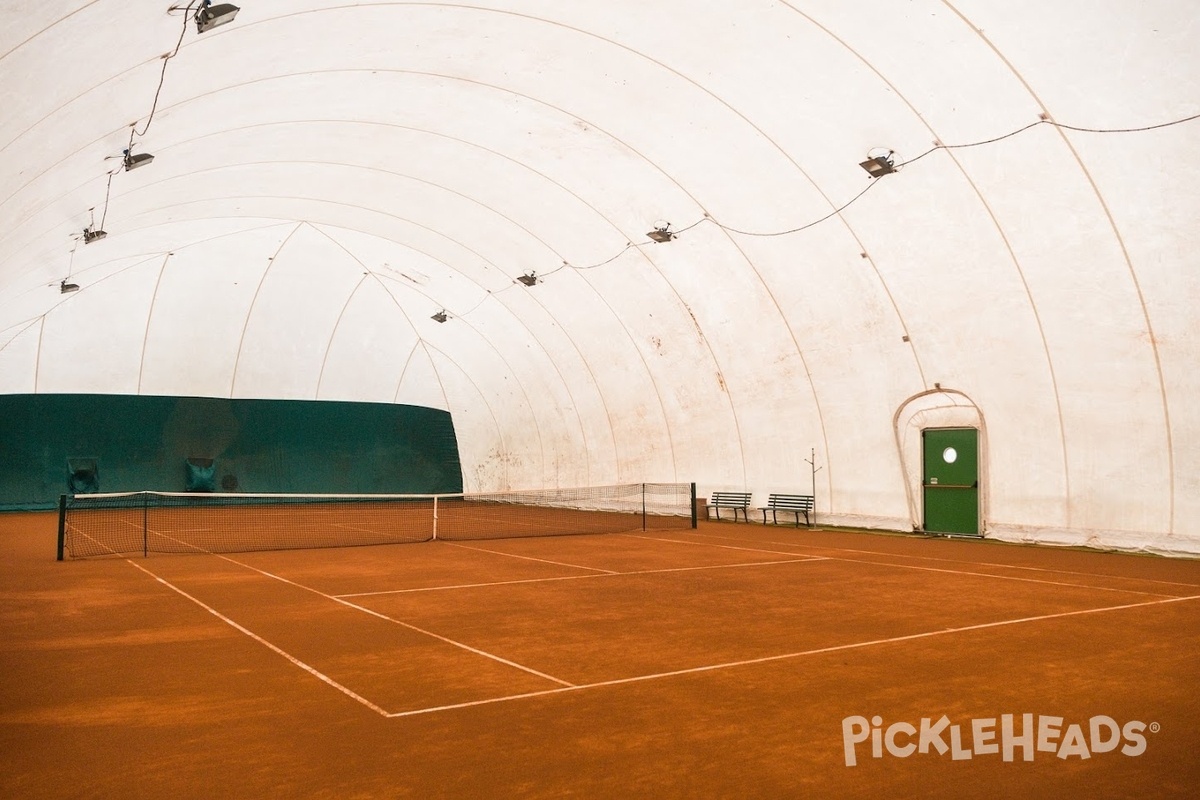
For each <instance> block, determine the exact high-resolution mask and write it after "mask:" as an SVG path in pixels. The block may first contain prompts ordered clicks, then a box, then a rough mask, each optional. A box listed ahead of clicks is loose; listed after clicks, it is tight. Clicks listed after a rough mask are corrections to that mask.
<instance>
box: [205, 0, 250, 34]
mask: <svg viewBox="0 0 1200 800" xmlns="http://www.w3.org/2000/svg"><path fill="white" fill-rule="evenodd" d="M239 11H241V9H240V8H238V7H237V6H235V5H233V4H231V3H221V4H220V5H216V6H214V5H213V4H212V2H211V0H204V2H203V3H201V4H200V7H199V8H197V9H196V30H197V31H198V32H200V33H204V32H205V31H210V30H212V29H213V28H215V27H217V26H219V25H224V24H225V23H226V22H233V18H234V17H236V16H237V12H239Z"/></svg>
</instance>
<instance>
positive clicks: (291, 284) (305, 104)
mask: <svg viewBox="0 0 1200 800" xmlns="http://www.w3.org/2000/svg"><path fill="white" fill-rule="evenodd" d="M13 16H15V17H16V19H15V20H14V24H13V25H12V26H10V27H9V28H8V30H7V31H6V32H5V33H3V34H0V77H3V78H7V79H8V80H6V81H5V83H4V85H5V86H6V87H9V89H8V93H9V95H10V96H6V101H7V105H6V115H5V117H4V119H3V120H0V151H2V152H3V153H4V158H2V159H0V215H2V218H3V219H4V220H5V223H6V224H5V225H4V227H3V230H2V231H0V391H4V392H30V391H36V392H120V393H143V394H187V395H209V396H230V397H271V398H297V399H330V400H364V401H372V402H398V403H415V404H420V405H428V406H432V407H436V408H444V409H447V410H449V411H450V412H451V413H452V414H453V417H454V421H455V427H456V430H457V433H458V438H459V445H460V456H461V459H462V463H463V467H464V481H465V484H466V487H467V488H468V489H470V490H483V489H496V488H509V487H529V486H566V485H579V484H598V483H609V482H615V481H625V480H681V481H688V480H694V481H697V482H698V484H699V485H700V489H701V493H705V492H707V491H711V490H713V489H719V488H733V489H749V490H752V491H754V492H755V493H756V495H757V496H758V498H759V499H761V498H763V497H765V494H766V493H767V492H769V491H797V490H803V489H806V488H807V487H808V486H809V482H810V480H812V476H811V472H810V469H811V468H810V465H809V464H808V463H807V459H810V458H814V460H815V462H816V465H817V466H819V467H820V468H821V469H820V471H819V472H818V473H817V475H816V483H817V487H816V488H817V508H818V513H819V515H820V518H821V519H822V520H825V521H828V522H834V523H843V524H859V525H871V526H881V527H889V528H902V529H903V528H907V527H909V526H910V525H912V524H914V523H918V522H919V520H920V515H919V508H918V509H916V510H915V511H914V507H913V504H914V501H913V497H912V494H913V492H912V488H911V486H910V485H909V484H908V483H907V481H908V480H909V478H910V477H911V473H912V468H911V465H908V466H906V464H908V461H907V460H908V459H909V458H910V456H911V454H910V453H908V452H907V451H906V450H905V447H907V446H908V445H906V444H905V442H906V441H908V439H907V438H905V437H903V436H902V437H899V438H898V434H897V431H896V429H895V422H894V417H895V415H896V414H897V413H898V411H899V410H900V409H901V408H902V407H903V406H904V405H905V404H906V403H907V402H908V401H909V400H910V399H911V398H914V397H916V396H918V395H922V394H923V393H926V392H931V391H933V390H934V389H935V386H938V385H940V386H941V387H944V389H945V390H946V391H948V392H952V393H961V394H957V395H953V396H956V397H961V398H965V399H963V400H961V402H963V403H969V404H973V406H974V407H975V408H977V409H978V412H977V413H978V414H979V415H980V419H982V420H983V421H985V423H986V428H987V431H986V434H987V435H986V452H985V454H984V456H985V459H986V475H987V486H986V487H984V489H985V491H984V498H985V505H984V509H983V516H984V524H985V530H986V532H987V533H988V535H992V536H997V537H1001V538H1008V539H1016V540H1027V541H1044V542H1058V543H1072V544H1091V545H1095V546H1111V547H1124V548H1133V549H1148V550H1154V551H1161V552H1190V553H1200V531H1198V530H1197V528H1196V526H1195V523H1194V522H1193V520H1194V519H1196V518H1197V515H1198V514H1200V477H1197V476H1200V444H1198V443H1200V411H1198V410H1196V409H1195V404H1194V403H1192V402H1191V398H1192V397H1195V396H1198V394H1200V378H1198V377H1196V376H1197V375H1198V374H1200V370H1198V369H1197V367H1200V344H1197V336H1196V334H1197V333H1198V329H1197V322H1196V320H1197V317H1196V314H1195V311H1194V309H1195V308H1196V306H1197V300H1200V278H1197V277H1196V276H1197V274H1200V273H1198V270H1197V269H1196V267H1197V266H1198V265H1197V256H1195V255H1194V254H1195V253H1197V252H1200V231H1197V229H1196V226H1195V224H1194V221H1195V219H1196V218H1197V217H1198V214H1197V212H1198V211H1200V200H1198V198H1197V195H1196V191H1195V188H1194V187H1195V186H1196V185H1197V180H1196V179H1197V178H1198V177H1200V165H1197V164H1196V163H1195V160H1194V159H1192V158H1191V156H1190V148H1189V146H1188V145H1189V144H1190V143H1191V141H1192V140H1193V139H1194V138H1195V131H1196V130H1197V129H1198V128H1200V121H1192V122H1187V123H1182V124H1179V125H1176V126H1174V127H1168V128H1162V129H1159V130H1154V131H1147V132H1139V133H1108V134H1102V133H1088V132H1083V131H1072V130H1067V129H1061V128H1055V127H1052V126H1050V125H1038V126H1036V127H1035V128H1033V129H1032V130H1026V131H1024V132H1021V133H1018V134H1015V135H1013V136H1011V137H1008V138H1004V139H1002V140H1000V141H995V142H992V143H989V144H982V145H980V146H977V147H970V148H964V149H943V150H939V151H936V152H932V153H930V154H928V155H922V154H924V153H925V152H926V151H927V150H929V148H931V147H933V146H934V144H935V143H942V144H962V143H969V142H979V141H982V140H989V139H994V138H997V137H1001V136H1003V135H1004V134H1008V133H1011V132H1014V131H1016V130H1017V129H1018V128H1021V127H1023V126H1027V125H1030V124H1032V123H1036V122H1037V121H1038V119H1039V117H1040V116H1041V115H1044V117H1045V118H1048V119H1052V120H1055V121H1058V122H1061V123H1065V124H1071V125H1079V126H1084V127H1095V128H1123V127H1138V126H1144V125H1150V124H1155V123H1160V122H1168V121H1171V120H1178V119H1182V118H1184V117H1187V116H1189V115H1193V114H1196V113H1197V111H1198V110H1200V109H1198V107H1197V106H1198V105H1200V85H1198V84H1200V77H1198V76H1200V59H1198V57H1197V56H1196V55H1195V52H1194V48H1193V46H1192V41H1193V38H1194V37H1192V36H1190V35H1189V31H1194V30H1195V29H1196V26H1197V25H1200V9H1198V8H1196V7H1195V6H1194V4H1188V3H1184V2H1171V1H1170V0H1158V1H1157V2H1150V3H1144V4H1136V5H1135V4H1129V5H1126V6H1119V7H1105V8H1104V9H1097V8H1095V7H1094V5H1093V4H1086V3H1082V2H1076V3H1055V4H1049V5H1047V4H1044V3H1033V2H1022V3H1017V4H1005V5H1003V6H997V5H995V4H988V3H980V2H975V3H970V2H957V3H953V4H951V3H946V2H936V1H935V0H920V1H919V2H915V3H908V4H904V5H903V6H902V7H896V6H895V5H894V4H877V5H871V6H869V7H863V6H861V5H854V4H827V3H805V2H799V1H798V0H790V1H789V2H770V3H761V4H748V5H747V4H741V5H736V6H735V5H729V6H718V7H711V6H707V7H705V8H703V9H698V8H696V7H695V6H694V4H691V3H685V2H682V0H675V1H667V0H662V1H660V2H651V3H646V2H633V0H628V2H614V3H604V4H575V3H571V4H563V3H547V2H541V1H539V0H493V1H492V2H481V3H478V4H475V5H474V6H470V7H468V6H461V5H436V4H396V5H376V4H366V5H361V6H358V5H353V4H351V5H342V6H337V7H333V8H331V7H328V6H326V5H324V4H319V3H316V2H301V3H296V2H286V3H285V2H282V0H254V1H253V2H251V0H247V1H246V3H244V4H243V8H242V10H241V11H240V12H239V15H238V17H237V19H236V20H235V21H234V23H232V24H230V25H227V26H224V27H221V28H218V29H216V30H214V31H211V32H209V33H207V34H204V35H197V34H196V33H195V32H194V29H190V30H189V31H188V32H187V33H186V34H185V36H184V39H183V47H182V48H181V49H180V51H179V54H178V56H177V57H175V58H174V59H172V60H171V61H169V62H168V64H167V73H166V77H165V80H164V82H163V89H162V94H161V96H160V97H159V99H158V105H157V111H156V113H155V116H154V118H153V124H152V126H151V127H150V128H149V129H148V130H147V132H146V134H145V136H142V137H139V138H138V139H137V145H136V146H135V150H137V151H138V152H152V153H153V154H154V155H155V162H154V164H153V165H151V166H150V167H147V168H143V169H140V170H138V171H136V172H132V173H124V172H116V174H114V175H112V177H111V186H110V185H109V176H108V175H107V171H109V170H113V169H115V168H116V167H117V166H118V165H119V161H115V160H112V158H111V157H112V156H114V155H119V154H120V151H121V149H122V148H123V147H124V146H125V145H126V143H127V142H128V140H129V127H128V126H129V123H130V121H131V120H138V126H139V127H138V129H139V131H140V130H142V129H144V126H145V120H146V114H147V113H148V111H149V107H150V101H151V99H152V98H153V90H154V87H155V86H156V85H157V81H158V77H159V70H160V69H161V67H162V61H161V58H160V56H161V55H162V53H164V52H169V50H170V48H171V47H173V46H174V41H175V39H176V38H177V37H178V35H179V29H180V28H179V26H180V24H181V23H182V22H183V20H182V18H181V17H179V16H173V15H163V14H161V13H158V12H154V13H151V12H149V11H147V10H146V9H133V8H129V7H127V6H126V5H124V4H119V3H117V2H115V0H100V2H97V3H92V4H88V3H84V2H82V0H80V1H79V2H71V1H70V0H65V1H64V2H62V3H58V4H55V5H53V6H52V7H47V6H45V5H41V6H38V7H37V8H36V9H34V8H29V9H22V10H21V12H20V13H19V14H16V15H13ZM15 76H20V79H19V80H18V79H17V78H16V77H15ZM893 148H894V149H895V151H896V152H895V158H896V160H897V161H898V162H901V163H903V162H905V161H908V160H910V159H917V157H918V156H920V158H919V159H918V160H914V161H912V163H909V164H904V165H903V166H902V168H901V170H900V172H899V173H898V174H896V175H890V176H886V177H884V178H882V179H879V180H878V181H876V182H875V183H872V182H871V179H869V178H868V177H867V176H866V174H865V173H864V172H863V171H862V170H860V169H859V168H858V167H857V163H858V162H859V161H861V160H863V158H865V157H866V156H867V155H868V154H877V153H881V152H886V151H887V150H888V149H893ZM106 159H108V160H106ZM864 189H869V191H868V192H867V193H865V194H863V195H862V196H861V197H860V198H858V199H857V200H855V201H854V202H853V204H851V205H849V206H848V207H846V208H845V209H844V210H842V211H841V212H840V213H833V212H835V210H836V209H837V208H838V207H839V206H841V205H843V204H845V203H847V202H848V201H850V200H851V199H852V198H855V197H856V195H858V194H859V193H860V192H863V190H864ZM106 190H107V193H108V200H107V202H106V201H105V194H106ZM827 216H829V218H828V219H826V220H824V221H821V222H819V223H817V224H814V225H812V226H811V227H809V224H810V223H815V222H817V221H818V220H821V219H822V218H824V217H827ZM101 219H103V220H104V226H105V228H106V230H107V231H108V232H109V236H108V238H107V239H105V240H103V241H101V242H96V243H93V244H89V245H82V244H80V243H78V242H76V241H74V240H73V239H72V238H71V237H72V235H76V236H77V234H78V233H79V231H81V230H82V228H83V226H85V225H87V224H89V222H91V221H96V222H98V221H99V220H101ZM662 222H669V223H671V225H672V229H673V230H675V231H679V232H680V234H679V237H678V238H677V239H676V240H675V241H672V242H669V243H666V244H652V243H649V242H648V241H647V239H646V232H647V231H649V230H650V229H651V226H652V225H655V224H661V223H662ZM801 228H803V229H802V230H796V229H801ZM756 234H764V235H756ZM530 272H536V273H537V274H538V276H539V279H540V280H539V283H538V285H536V286H533V287H525V286H522V285H521V284H519V283H518V282H517V281H516V278H517V277H519V276H521V275H524V274H527V273H530ZM68 274H70V276H71V279H72V280H73V281H75V282H77V283H79V284H81V286H82V287H83V289H82V290H81V291H80V292H78V293H77V294H71V295H62V294H59V292H58V290H57V284H58V282H59V281H60V280H61V279H62V278H63V277H65V276H66V275H68ZM441 309H445V311H446V312H447V314H448V317H449V319H448V320H447V322H445V323H441V324H439V323H437V322H435V321H433V320H432V319H430V316H431V315H432V314H433V313H434V312H435V311H438V310H441ZM946 396H950V395H946ZM956 402H960V401H956ZM971 413H973V414H974V413H976V412H971ZM918 418H920V419H925V418H926V417H918ZM929 418H933V417H929Z"/></svg>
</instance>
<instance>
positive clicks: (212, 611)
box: [125, 558, 389, 717]
mask: <svg viewBox="0 0 1200 800" xmlns="http://www.w3.org/2000/svg"><path fill="white" fill-rule="evenodd" d="M125 560H126V561H128V562H129V563H130V564H131V565H133V566H134V567H136V568H137V569H140V570H141V571H142V572H144V573H146V574H147V575H149V576H150V577H151V578H154V580H156V581H158V582H159V583H161V584H162V585H163V586H166V587H167V588H168V589H170V590H171V591H173V592H176V593H178V594H180V595H182V596H183V597H186V598H187V599H188V600H191V601H192V602H193V603H195V604H196V605H198V606H200V607H201V608H203V609H204V610H205V611H207V612H208V613H210V614H212V615H213V616H214V617H216V618H217V619H219V620H221V621H222V622H224V623H225V624H226V625H228V626H230V627H231V628H233V629H234V630H237V631H239V632H241V633H244V634H245V635H247V636H249V637H250V638H251V639H253V640H254V641H256V642H258V643H259V644H261V645H262V646H263V647H266V648H267V649H268V650H271V651H273V652H275V653H278V654H279V655H281V656H283V657H284V658H286V659H287V660H288V661H290V662H292V663H293V664H295V665H296V666H297V667H300V669H302V670H304V671H305V672H307V673H309V674H310V675H312V676H313V677H315V678H317V679H319V680H321V681H324V682H325V683H327V684H329V685H330V686H332V687H333V688H334V689H337V690H338V691H339V692H341V693H342V694H344V695H346V696H347V697H349V698H351V699H352V700H355V701H357V702H359V703H361V704H363V705H364V706H366V707H367V708H369V709H371V710H372V711H374V712H375V713H377V714H380V715H382V716H385V717H386V716H389V714H388V712H387V711H385V710H384V709H382V708H380V707H379V706H377V705H375V704H374V703H372V702H371V701H370V700H368V699H366V698H365V697H363V696H362V695H360V694H356V693H355V692H353V691H351V690H350V689H348V688H346V687H345V686H343V685H342V684H340V683H338V682H337V681H335V680H334V679H333V678H330V677H329V676H328V675H326V674H325V673H323V672H321V671H320V670H318V669H316V668H315V667H311V666H309V665H308V664H305V663H304V662H303V661H301V660H300V659H298V658H296V657H295V656H293V655H292V654H291V653H288V652H286V651H284V650H282V649H280V648H279V647H277V646H275V645H273V644H271V643H270V642H268V641H267V640H266V639H264V638H262V637H261V636H259V635H258V634H257V633H255V632H254V631H252V630H250V629H249V628H246V627H244V626H242V625H239V624H238V623H236V622H234V621H233V620H231V619H230V618H229V617H227V616H225V615H224V614H222V613H221V612H220V611H217V610H216V609H215V608H213V607H212V606H209V605H206V604H205V603H204V602H202V601H201V600H198V599H197V598H195V597H193V596H192V595H190V594H188V593H187V592H185V591H183V590H182V589H180V588H179V587H178V586H176V585H175V584H173V583H171V582H170V581H167V580H165V579H164V578H160V577H159V576H158V575H155V574H154V573H153V572H151V571H150V570H148V569H146V568H145V567H143V566H142V565H141V564H138V563H137V562H136V561H133V560H132V559H128V558H127V559H125Z"/></svg>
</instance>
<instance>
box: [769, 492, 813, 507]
mask: <svg viewBox="0 0 1200 800" xmlns="http://www.w3.org/2000/svg"><path fill="white" fill-rule="evenodd" d="M767 507H768V508H797V509H800V510H801V511H803V510H805V509H807V510H809V511H811V510H812V507H813V497H812V495H810V494H773V495H771V496H770V497H769V498H768V499H767Z"/></svg>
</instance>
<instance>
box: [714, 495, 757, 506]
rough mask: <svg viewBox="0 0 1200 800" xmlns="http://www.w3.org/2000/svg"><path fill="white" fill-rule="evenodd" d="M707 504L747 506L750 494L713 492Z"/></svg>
mask: <svg viewBox="0 0 1200 800" xmlns="http://www.w3.org/2000/svg"><path fill="white" fill-rule="evenodd" d="M709 502H710V504H711V505H714V506H748V505H750V492H713V493H712V498H711V500H710V501H709Z"/></svg>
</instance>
